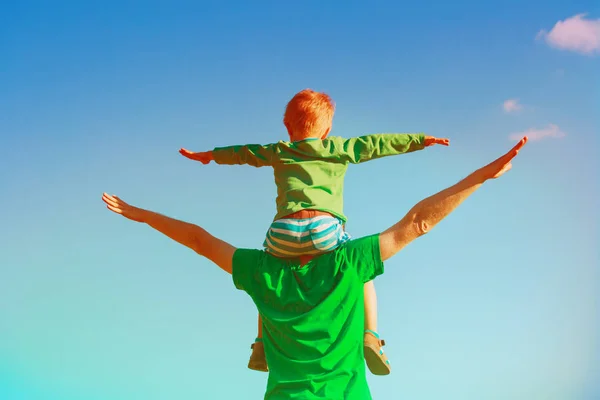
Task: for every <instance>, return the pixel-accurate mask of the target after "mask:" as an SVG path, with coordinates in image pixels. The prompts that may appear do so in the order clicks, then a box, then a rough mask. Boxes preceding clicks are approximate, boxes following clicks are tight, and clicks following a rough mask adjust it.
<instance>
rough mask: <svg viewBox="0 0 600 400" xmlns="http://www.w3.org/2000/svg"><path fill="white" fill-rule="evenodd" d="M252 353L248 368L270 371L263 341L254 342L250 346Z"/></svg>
mask: <svg viewBox="0 0 600 400" xmlns="http://www.w3.org/2000/svg"><path fill="white" fill-rule="evenodd" d="M250 348H251V349H252V354H250V361H248V368H250V369H252V370H254V371H261V372H269V367H268V366H267V358H266V357H265V346H264V345H263V343H262V342H254V343H252V345H251V346H250Z"/></svg>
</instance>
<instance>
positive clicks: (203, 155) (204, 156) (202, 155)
mask: <svg viewBox="0 0 600 400" xmlns="http://www.w3.org/2000/svg"><path fill="white" fill-rule="evenodd" d="M179 154H181V155H182V156H184V157H187V158H189V159H190V160H194V161H200V162H201V163H202V164H205V165H206V164H208V163H209V162H211V161H212V160H213V155H212V151H199V152H196V153H194V152H193V151H189V150H186V149H179Z"/></svg>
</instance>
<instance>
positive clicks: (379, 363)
mask: <svg viewBox="0 0 600 400" xmlns="http://www.w3.org/2000/svg"><path fill="white" fill-rule="evenodd" d="M364 307H365V335H364V352H365V361H366V362H367V366H368V367H369V370H370V371H371V372H372V373H373V374H374V375H388V374H389V373H390V372H391V366H390V361H389V360H388V359H387V357H386V356H385V354H384V352H383V348H382V347H383V346H384V345H385V342H384V341H383V340H381V339H380V338H379V334H378V333H377V293H376V292H375V283H374V282H373V281H372V280H371V281H369V282H367V283H365V285H364Z"/></svg>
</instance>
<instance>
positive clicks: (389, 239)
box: [379, 137, 527, 261]
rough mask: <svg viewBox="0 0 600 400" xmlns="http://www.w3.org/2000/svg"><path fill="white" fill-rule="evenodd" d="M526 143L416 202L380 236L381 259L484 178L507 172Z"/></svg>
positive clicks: (427, 228)
mask: <svg viewBox="0 0 600 400" xmlns="http://www.w3.org/2000/svg"><path fill="white" fill-rule="evenodd" d="M525 143H527V137H524V138H523V139H521V141H520V142H519V143H517V145H516V146H515V147H513V148H512V149H511V150H510V151H509V152H508V153H506V154H505V155H503V156H502V157H500V158H498V159H497V160H495V161H493V162H491V163H490V164H488V165H486V166H485V167H482V168H480V169H478V170H477V171H475V172H473V173H472V174H471V175H469V176H467V177H466V178H465V179H463V180H462V181H460V182H458V183H457V184H456V185H454V186H451V187H449V188H447V189H445V190H442V191H441V192H439V193H437V194H434V195H433V196H430V197H428V198H426V199H424V200H421V201H420V202H419V203H418V204H416V205H415V206H414V207H413V208H412V209H411V210H410V211H409V212H408V213H407V214H406V215H405V216H404V218H402V219H401V220H400V221H399V222H398V223H397V224H395V225H394V226H392V227H391V228H389V229H388V230H386V231H385V232H383V233H382V234H381V235H380V237H379V244H380V251H381V259H382V260H384V261H385V260H387V259H388V258H390V257H392V256H393V255H395V254H396V253H397V252H399V251H400V250H402V249H403V248H404V247H405V246H406V245H407V244H409V243H410V242H412V241H413V240H415V239H416V238H418V237H419V236H421V235H424V234H425V233H427V232H429V231H430V230H431V229H432V228H433V227H434V226H435V225H437V224H438V223H439V222H440V221H441V220H442V219H444V218H446V216H448V215H449V214H450V213H451V212H452V211H454V209H456V207H458V206H459V205H460V204H461V203H462V202H463V201H464V200H465V199H466V198H467V197H469V196H470V195H471V194H473V192H474V191H475V190H477V189H479V188H480V187H481V185H482V184H483V183H484V182H485V181H487V180H489V179H495V178H498V177H500V176H501V175H502V174H504V173H505V172H506V171H508V170H509V169H510V168H511V167H512V165H511V161H512V159H513V158H515V157H516V156H517V154H518V153H519V151H520V150H521V148H522V147H523V146H524V145H525Z"/></svg>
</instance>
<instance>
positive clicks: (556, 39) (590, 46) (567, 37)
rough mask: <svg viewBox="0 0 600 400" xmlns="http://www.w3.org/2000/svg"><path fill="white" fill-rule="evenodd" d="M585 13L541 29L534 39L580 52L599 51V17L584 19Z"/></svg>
mask: <svg viewBox="0 0 600 400" xmlns="http://www.w3.org/2000/svg"><path fill="white" fill-rule="evenodd" d="M586 15H587V14H577V15H575V16H573V17H570V18H567V19H565V20H564V21H558V22H557V23H556V24H555V25H554V27H553V28H552V29H551V30H550V32H547V31H546V30H541V31H539V32H538V34H537V36H536V39H538V40H539V39H543V40H545V41H546V43H548V44H549V45H550V46H552V47H555V48H557V49H560V50H570V51H574V52H577V53H582V54H588V55H591V54H594V53H600V19H586V18H585V17H586Z"/></svg>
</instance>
